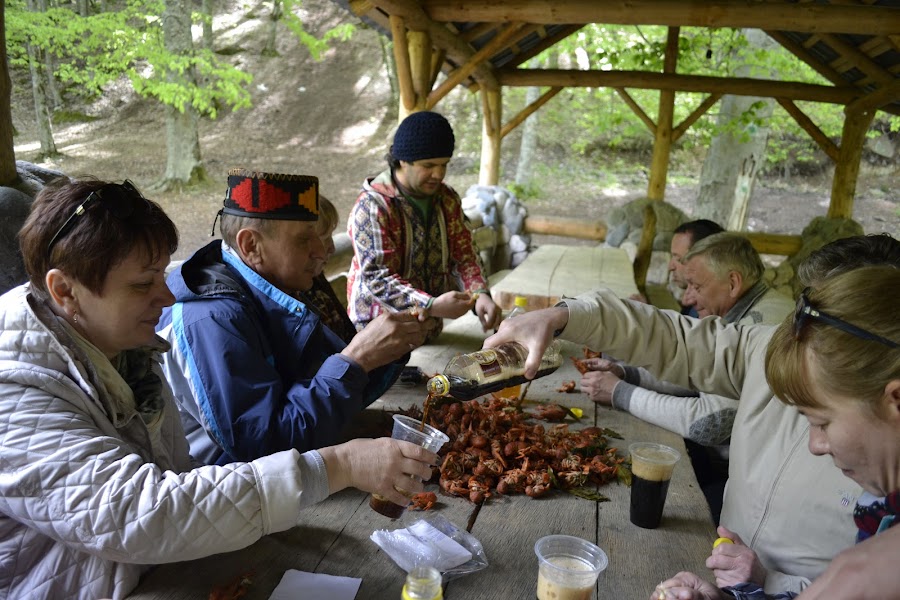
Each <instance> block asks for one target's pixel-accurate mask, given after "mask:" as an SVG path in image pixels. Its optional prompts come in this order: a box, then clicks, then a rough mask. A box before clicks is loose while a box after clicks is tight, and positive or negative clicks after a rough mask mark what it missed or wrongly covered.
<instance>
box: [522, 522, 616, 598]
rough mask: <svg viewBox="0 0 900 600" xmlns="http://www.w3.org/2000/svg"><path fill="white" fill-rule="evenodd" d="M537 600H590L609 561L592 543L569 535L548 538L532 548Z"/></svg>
mask: <svg viewBox="0 0 900 600" xmlns="http://www.w3.org/2000/svg"><path fill="white" fill-rule="evenodd" d="M534 553H535V554H537V558H538V584H537V600H590V598H591V595H592V594H593V592H594V586H595V585H596V583H597V579H598V578H599V577H600V575H601V574H602V573H603V571H604V570H606V566H607V565H608V564H609V559H608V558H607V557H606V553H605V552H604V551H603V550H601V549H600V548H599V547H598V546H597V545H596V544H592V543H591V542H589V541H587V540H583V539H581V538H578V537H574V536H571V535H548V536H545V537H542V538H541V539H539V540H538V541H537V543H536V544H535V545H534Z"/></svg>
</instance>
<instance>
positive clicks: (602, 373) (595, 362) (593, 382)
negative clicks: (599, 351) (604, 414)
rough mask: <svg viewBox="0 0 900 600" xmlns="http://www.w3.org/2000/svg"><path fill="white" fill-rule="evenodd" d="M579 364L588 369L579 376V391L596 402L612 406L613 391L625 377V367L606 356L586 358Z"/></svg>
mask: <svg viewBox="0 0 900 600" xmlns="http://www.w3.org/2000/svg"><path fill="white" fill-rule="evenodd" d="M581 364H583V365H584V366H585V367H586V368H588V369H589V371H588V372H587V373H585V374H584V375H582V376H581V391H582V392H583V393H585V394H587V396H588V398H590V399H591V400H593V401H594V402H597V403H598V404H602V405H604V406H612V397H613V392H614V391H615V389H616V386H617V385H618V384H619V382H620V381H622V379H624V378H625V369H623V368H622V366H621V365H620V364H618V363H615V362H613V361H611V360H608V359H606V358H586V359H584V360H583V361H582V362H581Z"/></svg>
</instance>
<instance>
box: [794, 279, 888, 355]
mask: <svg viewBox="0 0 900 600" xmlns="http://www.w3.org/2000/svg"><path fill="white" fill-rule="evenodd" d="M808 294H809V288H806V289H805V290H803V292H802V293H801V294H800V298H799V299H798V300H797V311H796V312H795V313H794V338H795V339H799V338H800V333H801V332H802V331H803V327H804V326H805V325H806V322H807V320H810V319H811V320H813V321H821V322H822V323H825V324H826V325H830V326H832V327H834V328H835V329H840V330H841V331H843V332H844V333H849V334H850V335H853V336H856V337H858V338H860V339H863V340H869V341H871V342H878V343H879V344H884V345H885V346H888V347H889V348H900V344H898V343H897V342H894V341H892V340H889V339H887V338H885V337H881V336H880V335H877V334H874V333H872V332H871V331H866V330H865V329H863V328H861V327H857V326H856V325H853V324H852V323H848V322H847V321H845V320H843V319H839V318H837V317H835V316H832V315H829V314H828V313H826V312H822V311H821V310H819V309H817V308H814V307H813V306H812V305H811V304H810V303H809V295H808Z"/></svg>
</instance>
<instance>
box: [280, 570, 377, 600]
mask: <svg viewBox="0 0 900 600" xmlns="http://www.w3.org/2000/svg"><path fill="white" fill-rule="evenodd" d="M361 584H362V579H358V578H356V577H339V576H337V575H325V574H324V573H307V572H306V571H295V570H294V569H289V570H287V571H285V572H284V577H282V578H281V583H279V584H278V587H276V588H275V590H274V591H273V592H272V595H271V596H269V600H297V598H303V600H353V599H354V598H356V593H357V592H358V591H359V586H360V585H361Z"/></svg>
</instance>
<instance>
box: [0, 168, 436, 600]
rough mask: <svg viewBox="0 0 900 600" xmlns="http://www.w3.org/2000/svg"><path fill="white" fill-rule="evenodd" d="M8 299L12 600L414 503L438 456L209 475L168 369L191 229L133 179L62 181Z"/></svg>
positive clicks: (4, 320) (298, 459) (326, 454)
mask: <svg viewBox="0 0 900 600" xmlns="http://www.w3.org/2000/svg"><path fill="white" fill-rule="evenodd" d="M19 241H20V247H21V251H22V256H23V258H24V261H25V264H26V268H27V271H28V275H29V282H28V283H26V284H24V285H22V286H19V287H18V288H14V289H12V290H10V291H9V292H8V293H6V294H4V295H3V296H2V297H0V565H2V568H0V597H8V598H85V599H88V598H90V599H96V598H102V597H112V598H123V597H125V596H126V595H127V594H128V593H129V592H130V591H131V590H132V589H134V587H135V586H136V585H137V583H138V579H139V577H140V575H141V574H142V573H143V572H144V571H145V570H146V569H147V568H148V565H152V564H154V563H160V562H170V561H179V560H189V559H195V558H199V557H202V556H207V555H210V554H216V553H219V552H227V551H231V550H236V549H238V548H242V547H244V546H247V545H249V544H252V543H253V542H254V541H256V540H257V539H258V538H260V537H261V536H263V535H266V534H268V533H272V532H277V531H283V530H286V529H289V528H291V527H293V526H294V525H295V524H296V523H297V521H298V519H299V516H300V510H301V509H303V508H304V507H306V506H309V505H311V504H313V503H316V502H319V501H320V500H322V499H324V498H326V497H327V496H328V495H329V494H331V493H334V492H336V491H338V490H341V489H343V488H345V487H349V486H352V487H357V488H359V489H362V490H365V491H373V492H377V493H379V494H381V495H383V496H385V497H387V498H388V499H390V500H392V501H394V502H397V503H399V504H404V503H405V502H406V501H407V499H406V498H405V497H404V496H403V495H401V494H400V493H399V492H398V491H397V490H396V488H399V489H404V490H409V491H410V492H418V491H421V490H422V484H421V483H420V482H419V481H418V480H417V479H416V478H418V477H421V478H425V479H427V478H428V477H429V476H430V475H431V468H430V466H429V465H431V464H434V463H435V461H436V456H435V455H434V454H433V453H431V452H428V451H426V450H424V449H423V448H420V447H418V446H415V445H413V444H410V443H408V442H399V441H396V440H391V439H389V438H382V439H377V440H354V441H351V442H348V443H346V444H341V445H338V446H333V447H329V448H323V449H320V450H318V451H311V452H307V453H304V454H299V453H298V452H297V451H294V450H291V451H285V452H279V453H277V454H273V455H271V456H267V457H264V458H261V459H259V460H255V461H253V462H249V463H234V464H230V465H225V466H199V467H195V466H194V463H193V461H192V460H191V457H190V456H189V455H188V445H187V441H186V440H185V437H184V433H183V431H182V428H181V423H180V420H179V418H178V411H177V409H176V407H175V404H174V403H173V400H172V398H171V394H170V391H169V388H168V385H167V384H166V382H165V381H164V380H163V379H162V376H161V372H160V370H159V368H158V359H159V357H158V353H159V352H164V351H166V350H167V344H166V343H165V342H164V341H163V340H162V339H160V338H158V337H157V336H156V334H155V332H154V327H155V326H156V324H157V321H158V320H159V317H160V313H161V311H162V309H163V307H165V306H168V305H170V304H172V302H173V300H174V298H173V296H172V294H171V293H170V292H169V290H168V288H167V287H166V283H165V272H164V271H165V267H166V265H167V264H168V262H169V258H170V256H171V254H172V253H173V252H174V250H175V248H176V246H177V242H178V234H177V231H176V229H175V225H174V224H173V223H172V221H171V220H170V219H169V218H168V217H167V216H166V214H165V213H164V212H163V211H162V209H161V208H160V207H159V206H158V205H156V204H155V203H153V202H151V201H149V200H147V199H145V198H144V197H143V196H142V195H141V194H140V192H138V190H137V189H135V187H134V186H133V185H132V184H131V182H129V181H125V182H124V183H122V184H115V183H107V182H103V181H97V180H81V181H73V180H68V179H66V180H64V181H59V182H57V183H54V184H51V185H50V186H48V187H47V188H45V189H44V190H42V191H41V193H40V194H39V195H38V197H37V198H36V199H35V201H34V204H33V206H32V210H31V214H30V216H29V217H28V220H27V221H26V223H25V225H24V227H23V228H22V230H21V232H20V234H19Z"/></svg>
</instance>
